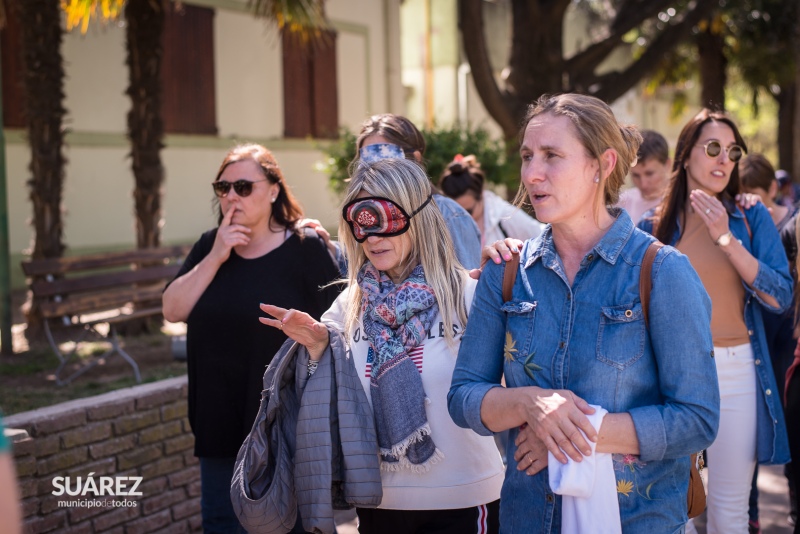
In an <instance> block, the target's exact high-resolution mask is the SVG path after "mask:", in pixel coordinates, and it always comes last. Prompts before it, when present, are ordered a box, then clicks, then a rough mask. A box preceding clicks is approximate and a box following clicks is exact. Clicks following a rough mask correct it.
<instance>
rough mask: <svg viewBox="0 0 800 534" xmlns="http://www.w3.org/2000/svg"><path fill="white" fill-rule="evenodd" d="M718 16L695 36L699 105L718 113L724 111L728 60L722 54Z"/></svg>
mask: <svg viewBox="0 0 800 534" xmlns="http://www.w3.org/2000/svg"><path fill="white" fill-rule="evenodd" d="M718 19H719V14H718V13H716V14H715V15H714V16H713V17H711V18H709V19H707V20H705V21H704V22H705V24H702V25H701V26H702V29H701V31H700V32H699V33H698V34H697V37H696V41H697V52H698V54H699V56H700V69H699V70H700V85H701V94H700V103H701V104H702V105H703V106H705V107H707V108H709V109H714V110H719V111H724V110H725V82H726V81H727V75H726V73H725V69H726V68H727V66H728V60H727V58H726V57H725V53H724V52H723V47H724V44H725V43H724V37H723V35H722V32H721V31H719V26H720V24H721V22H719V21H718Z"/></svg>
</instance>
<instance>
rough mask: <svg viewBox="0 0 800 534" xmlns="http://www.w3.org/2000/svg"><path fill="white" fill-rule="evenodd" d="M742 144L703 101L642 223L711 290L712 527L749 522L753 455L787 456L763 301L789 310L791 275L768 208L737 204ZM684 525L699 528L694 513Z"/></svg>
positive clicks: (763, 460)
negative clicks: (716, 415)
mask: <svg viewBox="0 0 800 534" xmlns="http://www.w3.org/2000/svg"><path fill="white" fill-rule="evenodd" d="M745 150H746V148H745V143H744V140H743V139H742V136H741V135H740V134H739V130H738V128H737V127H736V124H735V123H734V122H733V121H732V120H731V119H730V118H729V117H728V116H727V115H725V114H722V113H717V112H712V111H709V110H703V111H701V112H700V113H699V114H698V115H697V116H695V117H694V118H693V119H692V120H691V121H689V123H688V124H687V125H686V126H684V128H683V130H682V131H681V134H680V136H679V137H678V143H677V146H676V150H675V163H674V165H673V174H672V182H671V185H670V188H669V190H668V192H667V195H666V196H665V198H664V201H663V202H662V204H661V206H660V207H659V208H658V209H657V210H656V211H655V213H654V214H651V215H650V216H648V215H647V214H646V215H645V217H644V218H643V219H642V221H641V222H640V223H639V226H640V227H641V228H642V229H644V230H646V231H648V232H651V233H652V234H653V235H655V236H656V237H657V238H658V239H659V240H661V241H662V242H664V243H668V244H671V245H674V246H675V248H677V249H678V250H679V251H681V252H682V253H684V254H685V255H686V256H688V257H689V260H690V261H691V263H692V266H693V267H694V268H695V270H696V271H697V273H698V274H699V275H700V279H701V280H702V282H703V285H704V286H705V289H706V291H707V292H708V294H709V296H710V297H711V302H712V314H711V334H712V337H713V342H714V362H715V364H716V368H717V375H718V380H719V389H720V400H721V416H720V424H719V434H718V435H717V438H716V440H715V441H714V443H713V444H712V445H711V446H710V447H709V448H708V462H709V472H708V523H707V530H708V532H709V533H716V532H720V533H723V532H724V533H727V532H746V531H747V508H748V506H747V502H748V496H749V494H750V482H751V479H752V476H753V470H754V468H755V464H756V462H758V463H760V464H783V463H786V462H787V461H789V449H788V443H787V438H786V426H785V424H784V418H783V412H782V410H781V401H780V396H779V395H778V388H777V385H776V383H775V376H774V374H773V373H772V366H771V364H770V355H769V351H768V349H767V340H766V336H765V331H764V321H763V319H762V307H764V308H766V309H768V310H770V311H773V312H781V311H783V310H785V309H786V308H787V307H788V306H789V304H790V302H791V298H792V281H791V278H790V276H789V267H788V262H787V260H786V255H785V253H784V251H783V247H782V246H781V242H780V238H779V236H778V232H777V230H776V229H775V225H774V224H773V222H772V218H771V217H770V214H769V211H767V209H766V208H765V207H764V205H763V204H760V203H759V204H756V205H755V206H753V207H751V208H748V209H744V210H743V209H741V208H740V207H739V206H738V205H737V204H736V201H735V198H736V195H737V194H739V191H740V187H741V185H740V180H739V165H738V162H739V160H740V159H741V157H742V155H743V154H744V152H745ZM712 379H713V378H712V377H709V380H712ZM687 530H689V531H693V530H694V527H693V525H691V523H690V524H689V525H688V528H687Z"/></svg>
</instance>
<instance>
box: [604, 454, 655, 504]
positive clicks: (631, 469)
mask: <svg viewBox="0 0 800 534" xmlns="http://www.w3.org/2000/svg"><path fill="white" fill-rule="evenodd" d="M612 458H613V461H614V471H618V472H620V473H623V478H620V479H619V480H617V493H621V494H623V495H624V496H626V497H630V496H631V493H633V491H634V490H635V491H636V494H637V495H639V496H640V497H643V498H645V499H648V500H651V499H652V497H650V490H651V489H652V487H653V484H649V485H648V486H647V487H646V488H645V489H644V491H642V490H641V488H639V487H638V486H639V485H638V483H637V480H636V478H637V477H636V473H637V472H638V471H640V470H641V469H642V467H644V466H646V465H647V463H646V462H643V461H641V460H640V459H639V457H638V456H636V455H633V454H614V455H612ZM628 475H632V476H633V480H627V476H628Z"/></svg>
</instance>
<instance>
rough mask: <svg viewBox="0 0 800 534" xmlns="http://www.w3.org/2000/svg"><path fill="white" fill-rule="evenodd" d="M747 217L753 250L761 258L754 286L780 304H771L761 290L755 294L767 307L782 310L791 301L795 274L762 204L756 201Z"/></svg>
mask: <svg viewBox="0 0 800 534" xmlns="http://www.w3.org/2000/svg"><path fill="white" fill-rule="evenodd" d="M746 217H747V220H748V221H749V222H750V229H751V230H752V232H753V237H752V239H751V241H750V243H751V249H752V251H753V256H755V258H756V259H757V260H758V274H756V279H755V281H753V289H755V290H756V291H761V292H762V293H765V294H767V295H770V296H771V297H773V298H774V299H775V300H777V301H778V307H777V308H776V307H774V306H770V305H769V304H767V303H766V302H764V300H763V299H761V298H760V297H759V296H758V293H755V292H752V293H753V295H754V296H755V298H756V299H758V301H759V302H760V303H761V305H762V306H764V308H765V309H767V310H770V311H772V312H775V313H781V312H783V311H785V310H786V309H787V308H788V307H789V306H790V305H791V303H792V277H791V275H790V274H789V261H788V260H787V259H786V252H785V251H784V249H783V245H782V244H781V237H780V235H779V234H778V230H777V229H776V228H775V223H773V222H772V217H771V216H770V214H769V212H768V211H767V208H766V207H764V205H763V204H761V203H759V204H756V205H755V206H753V207H752V208H750V209H749V210H747V214H746ZM748 289H749V288H748Z"/></svg>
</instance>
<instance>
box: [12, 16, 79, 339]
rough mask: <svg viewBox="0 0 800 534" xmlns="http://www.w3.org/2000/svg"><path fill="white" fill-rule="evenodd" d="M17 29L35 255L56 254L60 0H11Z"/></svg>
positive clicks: (32, 319) (35, 335)
mask: <svg viewBox="0 0 800 534" xmlns="http://www.w3.org/2000/svg"><path fill="white" fill-rule="evenodd" d="M11 8H12V9H14V10H15V13H16V17H15V18H16V20H18V21H19V24H20V29H21V49H22V65H23V86H24V91H25V118H26V123H27V130H28V131H27V136H28V143H29V145H30V148H31V163H30V166H29V169H30V171H31V177H30V179H29V180H28V191H29V195H30V199H31V203H32V204H33V228H34V237H33V246H32V253H31V256H32V258H33V259H35V260H38V259H43V258H57V257H60V256H61V255H62V254H63V253H64V249H65V248H66V247H65V246H64V243H63V235H64V223H63V219H62V208H61V199H62V192H63V187H64V165H65V163H66V158H65V157H64V154H63V151H62V147H63V145H64V132H63V130H62V119H63V117H64V115H65V114H66V109H64V105H63V102H64V66H63V60H62V57H61V40H62V37H63V30H62V28H61V9H60V7H59V0H17V1H15V2H12V3H11ZM25 315H26V320H27V323H28V328H27V331H26V336H27V337H28V341H29V342H35V341H39V340H41V339H42V338H43V323H42V317H41V312H40V309H39V303H38V302H34V301H32V300H31V298H30V297H29V300H28V302H27V303H26V306H25Z"/></svg>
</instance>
